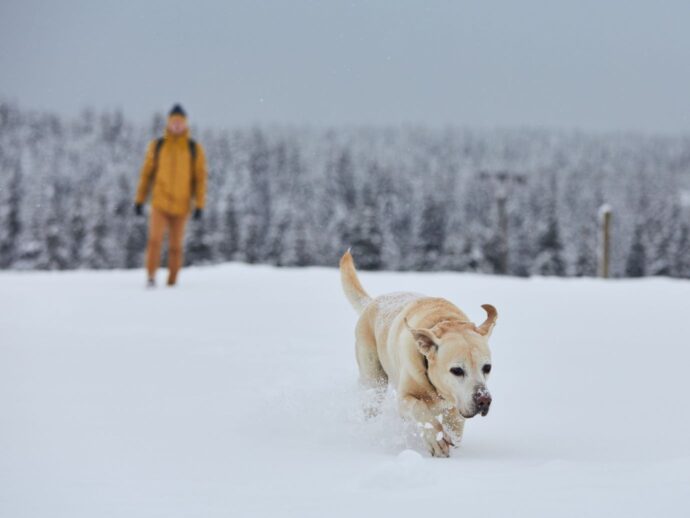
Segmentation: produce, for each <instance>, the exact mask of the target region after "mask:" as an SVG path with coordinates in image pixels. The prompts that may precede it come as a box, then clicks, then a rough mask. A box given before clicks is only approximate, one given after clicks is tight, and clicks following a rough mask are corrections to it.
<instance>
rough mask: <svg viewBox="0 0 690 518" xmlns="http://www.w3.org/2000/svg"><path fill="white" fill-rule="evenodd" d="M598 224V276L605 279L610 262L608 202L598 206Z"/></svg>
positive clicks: (609, 207)
mask: <svg viewBox="0 0 690 518" xmlns="http://www.w3.org/2000/svg"><path fill="white" fill-rule="evenodd" d="M599 224H600V225H601V234H600V239H599V277H602V278H604V279H607V278H608V277H609V265H610V263H611V206H610V205H609V204H608V203H605V204H603V205H602V206H601V207H599Z"/></svg>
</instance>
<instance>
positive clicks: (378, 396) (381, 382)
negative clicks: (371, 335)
mask: <svg viewBox="0 0 690 518" xmlns="http://www.w3.org/2000/svg"><path fill="white" fill-rule="evenodd" d="M355 349H356V356H357V365H359V382H360V385H361V387H362V389H363V390H364V397H365V401H364V413H365V415H366V416H367V417H374V416H376V415H378V414H379V412H380V409H381V403H382V402H383V400H384V399H385V397H386V388H387V386H388V376H387V375H386V372H385V371H384V370H383V367H382V366H381V362H380V361H379V357H378V353H377V352H376V343H375V342H372V340H369V339H367V337H366V336H361V335H360V334H359V333H358V336H357V342H356V344H355Z"/></svg>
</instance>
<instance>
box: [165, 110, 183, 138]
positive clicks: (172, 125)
mask: <svg viewBox="0 0 690 518" xmlns="http://www.w3.org/2000/svg"><path fill="white" fill-rule="evenodd" d="M186 129H187V121H186V119H185V118H184V117H180V116H176V115H174V116H172V117H170V119H169V120H168V131H169V132H170V133H171V134H172V135H175V136H180V135H182V134H183V133H184V132H185V130H186Z"/></svg>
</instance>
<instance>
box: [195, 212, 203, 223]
mask: <svg viewBox="0 0 690 518" xmlns="http://www.w3.org/2000/svg"><path fill="white" fill-rule="evenodd" d="M203 215H204V211H203V210H202V209H194V219H195V220H196V221H199V220H200V219H201V217H202V216H203Z"/></svg>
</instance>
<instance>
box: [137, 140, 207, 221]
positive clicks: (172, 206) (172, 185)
mask: <svg viewBox="0 0 690 518" xmlns="http://www.w3.org/2000/svg"><path fill="white" fill-rule="evenodd" d="M188 131H189V130H187V131H185V133H184V134H183V135H180V136H173V135H171V134H170V133H168V131H167V130H166V132H165V137H164V141H163V146H162V147H161V148H160V152H159V153H158V166H157V167H156V164H154V161H155V154H156V140H155V139H154V140H152V141H151V142H149V145H148V148H147V149H146V158H145V159H144V165H143V166H142V167H141V177H140V179H139V187H138V188H137V195H136V199H135V202H136V203H138V204H143V203H144V202H145V201H146V198H147V197H148V195H149V192H150V191H151V190H153V194H152V196H151V204H152V205H153V206H154V207H155V208H157V209H159V210H162V211H163V212H167V213H168V214H188V213H189V210H190V204H191V200H192V198H194V204H195V206H196V208H198V209H203V208H204V205H205V203H206V157H205V156H204V149H203V148H202V147H201V144H199V143H198V142H197V143H196V160H195V164H194V167H192V157H191V153H190V150H189V134H188ZM152 184H153V185H152Z"/></svg>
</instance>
